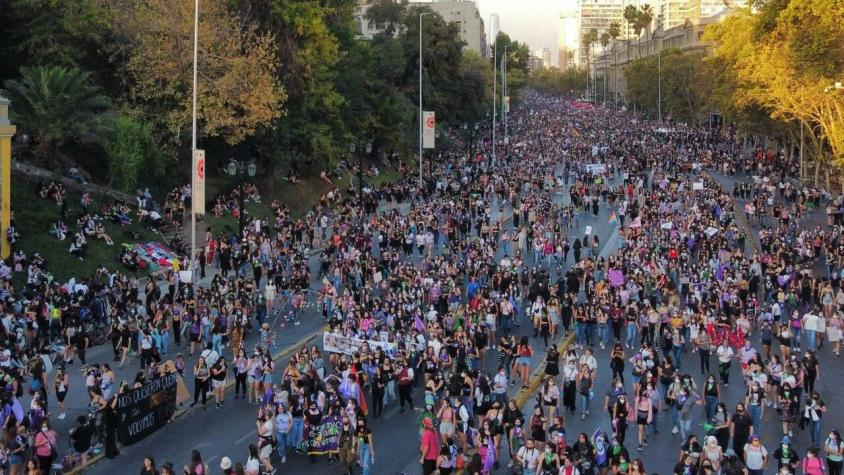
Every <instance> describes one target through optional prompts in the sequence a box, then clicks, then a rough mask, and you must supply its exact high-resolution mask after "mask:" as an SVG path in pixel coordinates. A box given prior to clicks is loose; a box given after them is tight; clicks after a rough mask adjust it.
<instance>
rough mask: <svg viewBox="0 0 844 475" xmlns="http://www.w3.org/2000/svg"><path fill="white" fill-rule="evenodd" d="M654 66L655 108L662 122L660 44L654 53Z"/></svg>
mask: <svg viewBox="0 0 844 475" xmlns="http://www.w3.org/2000/svg"><path fill="white" fill-rule="evenodd" d="M656 67H657V81H656V84H657V104H656V110H657V114H659V121H660V122H662V47H661V46H660V48H659V52H657V54H656Z"/></svg>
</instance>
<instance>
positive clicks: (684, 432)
mask: <svg viewBox="0 0 844 475" xmlns="http://www.w3.org/2000/svg"><path fill="white" fill-rule="evenodd" d="M691 433H692V420H691V419H680V438H681V439H685V438H686V437H687V436H688V435H689V434H691Z"/></svg>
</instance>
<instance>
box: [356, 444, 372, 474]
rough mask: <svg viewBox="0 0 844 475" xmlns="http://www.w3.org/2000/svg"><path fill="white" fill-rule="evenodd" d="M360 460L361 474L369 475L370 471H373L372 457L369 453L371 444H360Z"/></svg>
mask: <svg viewBox="0 0 844 475" xmlns="http://www.w3.org/2000/svg"><path fill="white" fill-rule="evenodd" d="M358 458H359V459H360V469H361V474H362V475H369V470H370V469H372V455H371V454H370V451H369V444H360V447H358Z"/></svg>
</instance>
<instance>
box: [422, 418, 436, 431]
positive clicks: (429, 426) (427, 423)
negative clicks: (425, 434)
mask: <svg viewBox="0 0 844 475" xmlns="http://www.w3.org/2000/svg"><path fill="white" fill-rule="evenodd" d="M422 425H423V426H425V428H427V429H433V428H434V422H433V421H431V418H430V417H426V418H424V419H422Z"/></svg>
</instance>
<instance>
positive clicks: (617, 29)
mask: <svg viewBox="0 0 844 475" xmlns="http://www.w3.org/2000/svg"><path fill="white" fill-rule="evenodd" d="M609 34H610V38H612V59H613V81H614V85H613V91H614V93H613V102H615V101H616V99H617V98H618V52H617V51H616V40H617V39H618V37H619V36H620V35H621V23H619V22H617V21H614V22H612V23H610V29H609Z"/></svg>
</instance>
